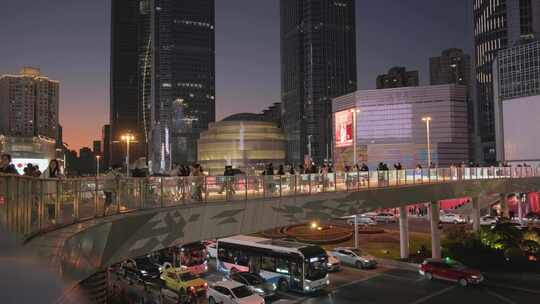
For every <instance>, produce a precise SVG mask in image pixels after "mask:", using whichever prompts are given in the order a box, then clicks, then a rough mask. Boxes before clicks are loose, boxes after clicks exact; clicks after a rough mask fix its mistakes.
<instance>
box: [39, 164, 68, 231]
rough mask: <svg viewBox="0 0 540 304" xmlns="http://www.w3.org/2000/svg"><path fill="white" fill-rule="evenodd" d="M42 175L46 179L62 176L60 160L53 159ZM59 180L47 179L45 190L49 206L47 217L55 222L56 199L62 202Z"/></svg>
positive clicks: (46, 203)
mask: <svg viewBox="0 0 540 304" xmlns="http://www.w3.org/2000/svg"><path fill="white" fill-rule="evenodd" d="M42 177H43V178H45V179H58V178H62V177H63V176H62V172H61V171H60V165H59V164H58V160H56V159H52V160H51V161H50V162H49V167H47V169H46V170H45V171H44V172H43V174H42ZM57 183H58V181H57V180H46V181H45V182H44V184H43V185H44V190H45V197H47V198H48V199H47V201H46V202H45V205H46V206H47V219H48V220H49V221H50V222H51V223H53V224H55V223H56V217H57V214H56V201H58V203H59V204H60V202H59V200H60V193H57V191H58V187H57ZM53 198H55V199H53Z"/></svg>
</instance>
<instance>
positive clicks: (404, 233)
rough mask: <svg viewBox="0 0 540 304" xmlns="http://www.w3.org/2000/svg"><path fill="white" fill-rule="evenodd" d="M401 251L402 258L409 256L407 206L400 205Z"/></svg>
mask: <svg viewBox="0 0 540 304" xmlns="http://www.w3.org/2000/svg"><path fill="white" fill-rule="evenodd" d="M399 252H400V255H401V258H402V259H408V258H409V218H408V210H407V206H401V207H399Z"/></svg>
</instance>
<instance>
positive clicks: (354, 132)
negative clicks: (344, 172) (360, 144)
mask: <svg viewBox="0 0 540 304" xmlns="http://www.w3.org/2000/svg"><path fill="white" fill-rule="evenodd" d="M351 113H352V114H353V166H356V163H357V159H356V158H357V156H356V115H358V113H360V110H359V109H351Z"/></svg>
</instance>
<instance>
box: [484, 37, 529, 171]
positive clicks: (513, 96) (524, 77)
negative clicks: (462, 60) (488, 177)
mask: <svg viewBox="0 0 540 304" xmlns="http://www.w3.org/2000/svg"><path fill="white" fill-rule="evenodd" d="M524 67H526V68H524ZM493 82H494V88H493V91H494V95H495V109H494V112H495V139H496V143H497V161H514V162H519V163H523V162H525V161H526V162H530V161H535V162H539V161H540V158H539V157H540V150H539V149H538V145H537V143H538V142H540V135H538V132H537V131H536V129H537V128H538V127H537V125H538V118H537V116H538V111H539V110H540V41H523V43H522V44H519V45H517V46H514V47H510V48H507V49H504V50H500V51H499V52H498V53H497V58H496V59H495V60H494V62H493Z"/></svg>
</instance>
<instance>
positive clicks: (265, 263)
mask: <svg viewBox="0 0 540 304" xmlns="http://www.w3.org/2000/svg"><path fill="white" fill-rule="evenodd" d="M261 269H262V270H267V271H275V269H276V265H275V258H274V257H272V256H263V257H262V258H261Z"/></svg>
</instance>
